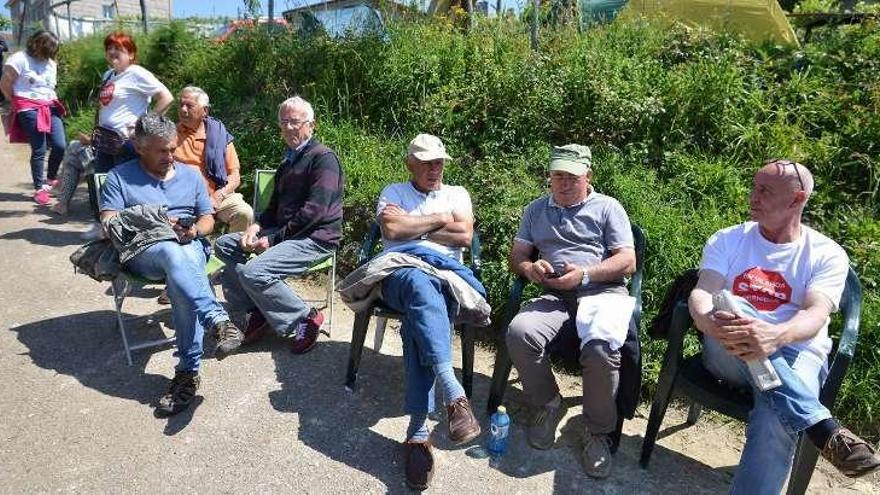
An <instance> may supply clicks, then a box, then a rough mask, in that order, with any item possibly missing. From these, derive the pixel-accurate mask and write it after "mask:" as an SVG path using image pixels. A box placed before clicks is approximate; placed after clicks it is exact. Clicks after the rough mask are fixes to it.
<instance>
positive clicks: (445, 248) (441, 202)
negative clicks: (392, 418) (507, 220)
mask: <svg viewBox="0 0 880 495" xmlns="http://www.w3.org/2000/svg"><path fill="white" fill-rule="evenodd" d="M446 160H450V157H449V155H448V154H446V148H445V146H444V145H443V143H442V142H441V141H440V139H439V138H437V137H436V136H432V135H430V134H419V135H418V136H416V137H415V139H413V140H412V141H411V142H410V144H409V148H408V149H407V156H406V168H407V169H408V170H409V172H410V181H409V182H401V183H397V184H390V185H388V186H387V187H385V189H384V190H383V191H382V194H381V195H380V197H379V203H378V205H377V207H376V216H377V220H378V222H379V225H380V226H381V228H382V240H383V243H384V246H385V251H389V250H393V251H400V250H403V249H408V248H409V249H412V248H415V249H417V250H421V249H424V250H425V251H427V252H434V253H439V254H440V255H445V256H450V257H454V258H459V257H460V254H461V248H462V247H465V246H470V244H471V238H472V237H473V234H474V214H473V211H472V208H471V198H470V195H469V194H468V192H467V190H465V188H463V187H460V186H449V185H446V184H443V167H444V165H445V162H446ZM410 252H415V251H410ZM445 292H446V291H444V290H443V287H442V284H441V282H440V280H439V279H438V278H437V277H434V276H432V275H429V274H428V273H426V272H423V271H421V270H419V269H417V268H406V267H405V268H399V269H397V270H395V271H394V272H393V273H392V274H390V275H389V276H388V277H386V278H385V279H384V280H383V281H382V300H383V302H384V303H385V304H386V305H387V306H389V307H390V308H392V309H393V310H395V311H398V312H400V313H402V314H403V315H404V317H403V322H402V325H401V332H400V333H401V337H402V338H403V360H404V367H405V370H406V401H405V402H406V404H405V410H406V412H407V413H408V414H409V415H410V423H409V427H408V428H407V433H406V441H405V443H404V465H405V473H406V483H407V485H408V486H409V487H410V488H412V489H415V490H424V489H426V488H427V487H428V485H429V484H430V482H431V478H432V476H433V473H434V457H433V454H432V453H431V450H432V447H431V442H430V441H429V439H428V436H429V432H428V426H427V423H426V420H427V417H428V413H429V412H431V411H432V410H433V408H434V407H433V406H434V404H433V399H434V383H435V381H436V383H437V384H438V385H439V387H440V390H441V392H442V397H443V400H444V402H445V403H446V412H447V422H448V427H449V431H448V436H449V439H450V440H451V441H452V442H453V443H455V444H463V443H465V442H468V441H470V440H473V439H474V438H476V437H477V436H478V435H479V434H480V424H479V422H478V421H477V419H476V418H475V417H474V413H473V410H472V409H471V404H470V401H468V398H467V396H466V395H465V391H464V388H463V387H462V386H461V384H460V383H459V382H458V379H457V378H456V377H455V373H454V372H453V370H452V342H451V338H450V333H449V313H448V311H447V301H446V294H445Z"/></svg>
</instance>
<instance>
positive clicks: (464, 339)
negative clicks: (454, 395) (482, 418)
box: [461, 325, 476, 399]
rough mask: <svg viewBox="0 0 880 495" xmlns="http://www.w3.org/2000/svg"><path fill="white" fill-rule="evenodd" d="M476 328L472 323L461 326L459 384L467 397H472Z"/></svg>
mask: <svg viewBox="0 0 880 495" xmlns="http://www.w3.org/2000/svg"><path fill="white" fill-rule="evenodd" d="M475 333H476V329H475V328H474V327H473V325H464V326H463V327H462V328H461V382H462V383H461V385H462V387H464V393H465V395H467V397H468V399H470V398H471V397H472V393H473V388H474V339H475V335H474V334H475Z"/></svg>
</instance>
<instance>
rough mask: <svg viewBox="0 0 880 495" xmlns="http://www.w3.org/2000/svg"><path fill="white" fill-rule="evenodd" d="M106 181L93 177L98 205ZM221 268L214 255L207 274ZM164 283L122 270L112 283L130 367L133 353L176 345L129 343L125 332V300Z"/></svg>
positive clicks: (171, 340) (159, 341)
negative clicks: (136, 290)
mask: <svg viewBox="0 0 880 495" xmlns="http://www.w3.org/2000/svg"><path fill="white" fill-rule="evenodd" d="M106 180H107V174H103V173H98V174H94V175H93V176H92V185H93V186H94V187H95V191H96V194H95V199H96V200H97V202H98V205H99V204H100V203H101V186H103V185H104V182H105V181H106ZM98 205H94V206H95V208H96V209H97V208H98ZM221 268H223V262H222V261H220V260H219V259H218V258H217V257H215V256H213V255H212V256H211V257H210V258H209V259H208V262H207V263H206V264H205V274H206V275H208V276H209V277H210V276H212V275H213V274H214V273H216V272H217V271H219V270H220V269H221ZM164 283H165V281H164V280H151V279H148V278H144V277H141V276H140V275H137V274H135V273H132V272H129V271H126V270H121V271H120V272H119V275H118V276H117V277H116V278H115V279H113V281H111V283H110V287H111V290H112V292H113V308H114V309H115V311H116V325H117V328H118V329H119V335H120V336H121V337H122V345H123V347H124V349H125V359H126V360H127V361H128V365H129V366H131V365H132V363H133V362H132V359H131V353H132V351H137V350H139V349H147V348H150V347H159V346H163V345H166V344H172V343H174V337H165V338H161V339H153V340H145V341H141V342H135V341H129V336H128V332H126V330H125V318H124V317H123V314H122V305H123V303H124V302H125V298H126V297H127V296H128V294H130V293H131V290H132V289H133V288H134V287H145V286H148V285H163V284H164ZM159 326H160V328H162V329H163V333H164V329H165V327H164V325H162V324H161V323H160V324H159Z"/></svg>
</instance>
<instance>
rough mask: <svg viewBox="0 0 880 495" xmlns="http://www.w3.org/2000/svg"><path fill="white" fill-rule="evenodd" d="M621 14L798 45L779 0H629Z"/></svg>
mask: <svg viewBox="0 0 880 495" xmlns="http://www.w3.org/2000/svg"><path fill="white" fill-rule="evenodd" d="M620 15H621V16H622V17H627V16H644V17H647V18H658V17H661V18H667V19H669V20H670V21H677V22H682V23H684V24H685V25H689V26H696V27H705V28H709V29H713V30H726V31H730V32H734V33H738V34H740V35H742V36H743V37H744V38H746V39H749V40H753V41H759V42H763V41H768V40H769V41H773V42H775V43H779V44H785V45H795V46H797V45H798V39H797V36H796V35H795V33H794V29H792V27H791V24H789V22H788V19H787V18H786V17H785V12H783V10H782V7H780V6H779V3H778V2H777V1H776V0H630V1H629V3H628V4H627V5H626V7H624V9H623V10H622V11H621V13H620Z"/></svg>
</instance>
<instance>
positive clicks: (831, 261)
mask: <svg viewBox="0 0 880 495" xmlns="http://www.w3.org/2000/svg"><path fill="white" fill-rule="evenodd" d="M700 269H702V270H712V271H715V272H718V273H720V274H721V275H723V276H724V278H725V280H726V284H725V288H726V289H728V290H730V291H731V292H732V293H733V294H734V295H737V296H740V297H742V298H743V299H745V300H747V301H749V302H750V303H751V304H752V305H753V306H754V307H755V308H756V309H757V310H758V311H759V312H760V314H761V317H762V319H763V320H764V321H767V322H768V323H772V324H778V323H783V322H786V321H788V320H790V319H791V318H792V317H793V316H794V315H795V314H796V313H797V312H798V311H799V310H800V308H801V307H802V305H803V303H804V298H805V297H806V294H807V292H808V291H816V292H819V293H821V294H823V295H825V296H826V297H827V298H828V300H829V301H831V302H832V303H833V305H834V311H837V308H838V306H839V305H840V298H841V296H842V295H843V288H844V285H845V284H846V275H847V272H848V270H849V258H848V257H847V255H846V252H845V251H844V250H843V248H841V247H840V246H839V245H838V244H837V243H836V242H834V241H832V240H831V239H829V238H828V237H826V236H824V235H822V234H821V233H819V232H817V231H816V230H813V229H811V228H810V227H807V226H806V225H801V236H800V238H798V240H796V241H794V242H790V243H786V244H775V243H772V242H770V241H768V240H767V239H766V238H764V236H763V235H761V232H760V229H759V228H758V224H757V223H756V222H745V223H742V224H739V225H734V226H733V227H729V228H726V229H722V230H720V231H718V232H716V233H715V235H713V236H712V237H711V238H710V239H709V241H708V242H707V243H706V246H705V247H704V248H703V260H702V262H701V263H700ZM791 346H792V347H795V348H797V349H798V350H802V351H803V350H805V351H808V352H809V353H811V354H812V355H814V356H815V357H817V358H819V359H820V360H821V361H822V362H824V361H825V360H826V359H827V357H828V353H829V352H831V339H830V338H829V337H828V321H826V322H825V325H823V326H822V328H821V329H820V330H819V332H818V333H817V334H816V336H815V337H813V338H812V339H809V340H805V341H802V342H795V343H793V344H791Z"/></svg>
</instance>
